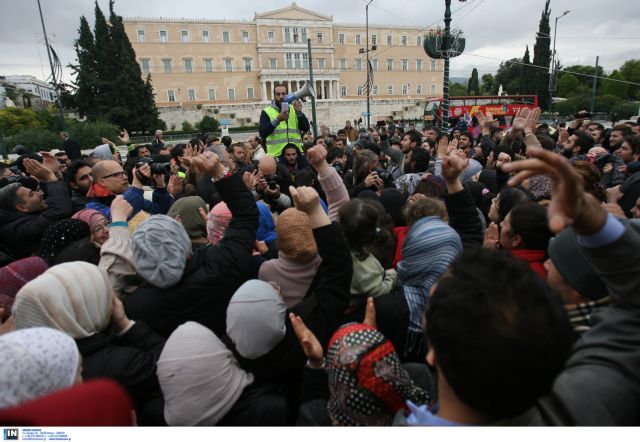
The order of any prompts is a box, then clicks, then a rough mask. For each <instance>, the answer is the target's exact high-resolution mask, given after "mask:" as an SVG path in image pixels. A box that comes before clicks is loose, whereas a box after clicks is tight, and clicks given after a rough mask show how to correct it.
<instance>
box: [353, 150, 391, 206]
mask: <svg viewBox="0 0 640 442" xmlns="http://www.w3.org/2000/svg"><path fill="white" fill-rule="evenodd" d="M378 164H379V163H378V155H376V154H375V152H373V151H371V150H369V149H364V150H362V151H361V152H360V153H359V154H357V155H356V157H355V159H354V161H353V170H352V171H351V172H348V173H346V174H345V175H344V178H343V182H344V185H345V186H346V187H347V190H348V191H349V198H356V197H357V196H358V195H359V194H360V192H362V191H363V190H371V191H373V192H378V191H379V190H382V189H383V188H384V187H385V185H384V181H383V179H382V178H381V177H380V176H379V175H378V172H377V169H378Z"/></svg>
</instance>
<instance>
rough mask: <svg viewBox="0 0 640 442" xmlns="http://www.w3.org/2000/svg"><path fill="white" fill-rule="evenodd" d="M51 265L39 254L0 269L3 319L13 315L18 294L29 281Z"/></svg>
mask: <svg viewBox="0 0 640 442" xmlns="http://www.w3.org/2000/svg"><path fill="white" fill-rule="evenodd" d="M48 268H49V266H48V265H47V263H46V262H45V260H44V259H42V258H40V257H39V256H31V257H29V258H24V259H21V260H18V261H14V262H12V263H11V264H8V265H6V266H4V267H2V268H1V269H0V307H2V308H4V317H3V318H2V321H4V320H5V319H7V318H8V317H9V316H10V315H11V306H12V305H13V301H14V300H15V298H16V294H17V293H18V291H19V290H20V289H21V288H22V286H23V285H25V284H26V283H27V282H29V281H31V280H32V279H34V278H36V277H37V276H40V275H41V274H42V273H43V272H44V271H45V270H47V269H48Z"/></svg>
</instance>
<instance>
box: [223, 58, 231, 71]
mask: <svg viewBox="0 0 640 442" xmlns="http://www.w3.org/2000/svg"><path fill="white" fill-rule="evenodd" d="M224 70H225V71H227V72H233V64H232V60H231V59H230V58H225V59H224Z"/></svg>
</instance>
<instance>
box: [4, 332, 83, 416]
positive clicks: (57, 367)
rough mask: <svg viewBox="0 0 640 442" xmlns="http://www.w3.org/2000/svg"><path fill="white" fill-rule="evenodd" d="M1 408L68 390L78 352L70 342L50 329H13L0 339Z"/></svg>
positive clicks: (64, 336) (73, 342)
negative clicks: (64, 389)
mask: <svg viewBox="0 0 640 442" xmlns="http://www.w3.org/2000/svg"><path fill="white" fill-rule="evenodd" d="M0 354H2V358H0V373H1V374H2V375H0V391H1V392H2V393H1V394H0V408H7V407H12V406H15V405H19V404H21V403H23V402H26V401H29V400H31V399H36V398H39V397H41V396H44V395H47V394H49V393H53V392H54V391H57V390H61V389H63V388H67V387H71V386H72V385H73V384H74V383H75V380H76V375H77V371H78V362H79V360H80V353H79V352H78V347H77V346H76V343H75V341H74V340H73V339H71V338H70V337H69V336H67V335H66V334H64V333H62V332H59V331H58V330H54V329H52V328H44V327H36V328H30V329H27V330H16V331H13V332H10V333H7V334H4V335H2V336H0Z"/></svg>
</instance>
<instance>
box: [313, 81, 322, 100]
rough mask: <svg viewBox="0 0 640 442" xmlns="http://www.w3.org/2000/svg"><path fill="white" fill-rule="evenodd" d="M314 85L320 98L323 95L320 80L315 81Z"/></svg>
mask: <svg viewBox="0 0 640 442" xmlns="http://www.w3.org/2000/svg"><path fill="white" fill-rule="evenodd" d="M314 83H315V84H314V85H313V87H314V88H315V89H316V94H317V95H318V100H320V98H321V97H322V89H320V80H315V81H314Z"/></svg>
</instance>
